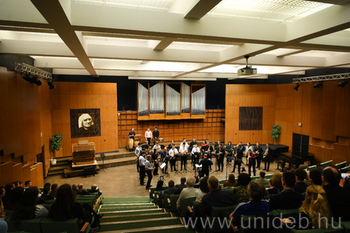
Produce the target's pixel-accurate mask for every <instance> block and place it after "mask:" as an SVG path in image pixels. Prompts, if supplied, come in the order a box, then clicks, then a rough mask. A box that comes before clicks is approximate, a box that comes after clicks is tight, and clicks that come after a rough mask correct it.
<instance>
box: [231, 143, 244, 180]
mask: <svg viewBox="0 0 350 233" xmlns="http://www.w3.org/2000/svg"><path fill="white" fill-rule="evenodd" d="M244 150H245V148H244V146H243V145H242V146H240V148H238V147H237V148H236V156H237V158H235V163H234V165H233V170H232V172H233V173H234V172H235V170H236V166H238V173H241V164H242V158H243V151H244Z"/></svg>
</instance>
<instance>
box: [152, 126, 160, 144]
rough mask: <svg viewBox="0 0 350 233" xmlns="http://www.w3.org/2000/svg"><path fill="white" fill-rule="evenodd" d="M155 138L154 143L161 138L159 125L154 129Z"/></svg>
mask: <svg viewBox="0 0 350 233" xmlns="http://www.w3.org/2000/svg"><path fill="white" fill-rule="evenodd" d="M153 140H154V145H155V144H156V142H157V141H158V140H159V131H158V128H157V127H155V128H154V131H153Z"/></svg>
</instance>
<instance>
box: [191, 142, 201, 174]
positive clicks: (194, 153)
mask: <svg viewBox="0 0 350 233" xmlns="http://www.w3.org/2000/svg"><path fill="white" fill-rule="evenodd" d="M191 154H192V159H193V170H195V166H196V164H199V156H200V154H201V151H200V150H199V147H198V145H197V144H193V148H192V151H191Z"/></svg>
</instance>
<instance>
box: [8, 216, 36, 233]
mask: <svg viewBox="0 0 350 233" xmlns="http://www.w3.org/2000/svg"><path fill="white" fill-rule="evenodd" d="M41 220H42V218H34V219H27V220H21V221H20V223H19V225H16V224H15V222H14V221H10V220H9V218H7V219H6V222H7V225H8V232H12V231H26V232H32V233H41V226H40V222H41Z"/></svg>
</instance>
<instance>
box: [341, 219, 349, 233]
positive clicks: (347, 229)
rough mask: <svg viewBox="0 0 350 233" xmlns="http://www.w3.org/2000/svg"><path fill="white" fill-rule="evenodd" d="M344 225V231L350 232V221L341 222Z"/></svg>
mask: <svg viewBox="0 0 350 233" xmlns="http://www.w3.org/2000/svg"><path fill="white" fill-rule="evenodd" d="M341 225H342V227H344V233H350V221H347V222H341Z"/></svg>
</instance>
